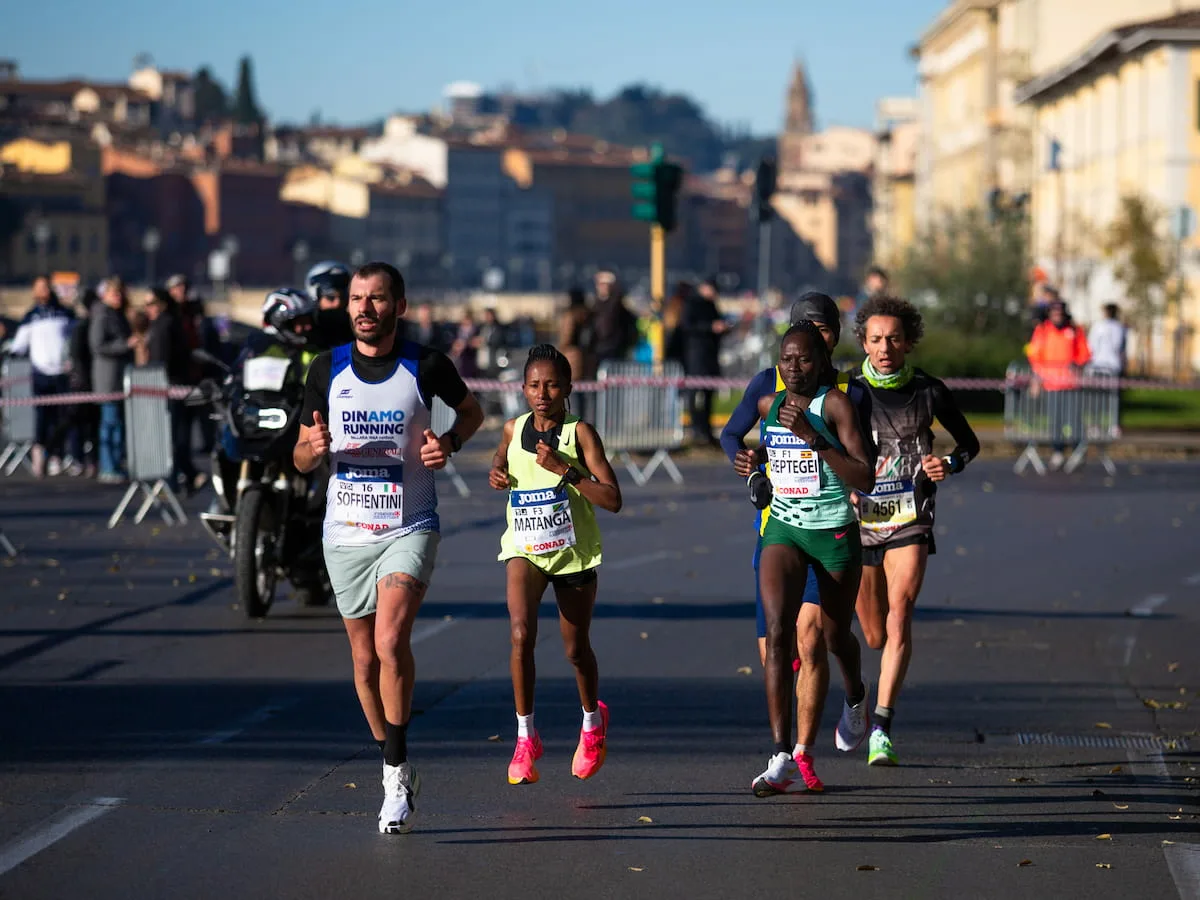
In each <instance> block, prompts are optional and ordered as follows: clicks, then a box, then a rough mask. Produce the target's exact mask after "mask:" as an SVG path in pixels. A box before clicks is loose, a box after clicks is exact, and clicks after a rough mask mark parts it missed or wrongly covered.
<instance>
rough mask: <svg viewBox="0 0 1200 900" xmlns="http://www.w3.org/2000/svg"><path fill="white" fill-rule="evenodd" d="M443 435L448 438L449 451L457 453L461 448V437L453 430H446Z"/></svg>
mask: <svg viewBox="0 0 1200 900" xmlns="http://www.w3.org/2000/svg"><path fill="white" fill-rule="evenodd" d="M445 437H448V438H450V452H451V453H457V452H458V451H459V450H461V449H462V438H460V437H459V436H458V433H457V432H455V431H447V432H446V434H445Z"/></svg>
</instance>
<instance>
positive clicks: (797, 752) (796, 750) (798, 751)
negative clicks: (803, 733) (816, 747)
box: [792, 744, 808, 759]
mask: <svg viewBox="0 0 1200 900" xmlns="http://www.w3.org/2000/svg"><path fill="white" fill-rule="evenodd" d="M807 752H808V744H797V745H796V746H795V747H793V748H792V758H793V759H799V758H800V757H801V756H803V755H804V754H805V753H807Z"/></svg>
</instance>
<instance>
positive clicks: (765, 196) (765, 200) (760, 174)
mask: <svg viewBox="0 0 1200 900" xmlns="http://www.w3.org/2000/svg"><path fill="white" fill-rule="evenodd" d="M774 195H775V160H774V159H772V158H771V157H769V156H765V157H763V158H762V159H761V160H760V161H759V163H758V171H757V172H756V173H755V177H754V208H753V209H752V210H751V211H750V217H751V218H752V219H753V220H754V221H755V222H769V221H770V220H771V217H772V216H773V215H774V214H775V210H774V209H772V208H771V197H773V196H774Z"/></svg>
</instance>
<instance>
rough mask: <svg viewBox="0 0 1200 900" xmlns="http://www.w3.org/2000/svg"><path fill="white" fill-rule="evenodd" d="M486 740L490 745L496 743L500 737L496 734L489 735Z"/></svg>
mask: <svg viewBox="0 0 1200 900" xmlns="http://www.w3.org/2000/svg"><path fill="white" fill-rule="evenodd" d="M488 740H489V741H491V742H492V743H496V742H497V741H499V740H500V735H498V734H493V735H490V736H489V737H488Z"/></svg>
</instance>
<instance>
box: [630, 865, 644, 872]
mask: <svg viewBox="0 0 1200 900" xmlns="http://www.w3.org/2000/svg"><path fill="white" fill-rule="evenodd" d="M629 871H630V872H644V871H645V869H643V868H642V867H641V866H630V867H629Z"/></svg>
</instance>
